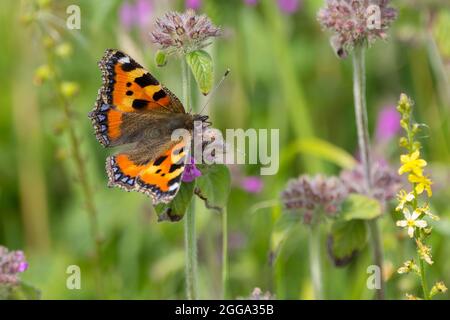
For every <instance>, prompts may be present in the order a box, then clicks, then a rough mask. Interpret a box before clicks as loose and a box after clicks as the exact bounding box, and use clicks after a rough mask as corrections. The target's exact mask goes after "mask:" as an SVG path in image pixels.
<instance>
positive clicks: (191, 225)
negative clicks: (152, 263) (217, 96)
mask: <svg viewBox="0 0 450 320" xmlns="http://www.w3.org/2000/svg"><path fill="white" fill-rule="evenodd" d="M182 71H183V74H182V81H183V102H184V107H185V108H186V109H187V110H189V108H190V104H191V103H190V94H191V86H190V83H191V82H190V74H189V69H188V65H187V63H186V60H185V59H184V58H183V59H182ZM184 247H185V259H186V267H185V275H186V294H187V298H188V299H190V300H195V299H197V237H196V232H195V199H194V198H193V199H192V200H191V205H190V207H189V208H188V210H187V212H186V217H185V218H184Z"/></svg>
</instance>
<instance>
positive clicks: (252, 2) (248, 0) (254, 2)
mask: <svg viewBox="0 0 450 320" xmlns="http://www.w3.org/2000/svg"><path fill="white" fill-rule="evenodd" d="M244 2H245V4H246V5H249V6H256V5H257V4H258V0H244Z"/></svg>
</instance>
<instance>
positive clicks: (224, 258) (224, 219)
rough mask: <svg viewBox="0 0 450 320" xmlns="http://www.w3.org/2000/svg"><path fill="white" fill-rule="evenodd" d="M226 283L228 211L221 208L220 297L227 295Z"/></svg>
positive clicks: (224, 297)
mask: <svg viewBox="0 0 450 320" xmlns="http://www.w3.org/2000/svg"><path fill="white" fill-rule="evenodd" d="M227 284H228V212H227V207H224V208H223V210H222V298H223V299H226V297H227V289H228V288H227Z"/></svg>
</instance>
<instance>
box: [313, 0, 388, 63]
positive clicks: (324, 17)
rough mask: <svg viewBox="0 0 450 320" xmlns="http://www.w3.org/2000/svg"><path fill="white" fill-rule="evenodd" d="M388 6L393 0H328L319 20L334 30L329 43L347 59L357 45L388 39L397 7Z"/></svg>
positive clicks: (319, 15) (318, 15) (330, 29)
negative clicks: (349, 52)
mask: <svg viewBox="0 0 450 320" xmlns="http://www.w3.org/2000/svg"><path fill="white" fill-rule="evenodd" d="M389 5H390V0H371V1H367V0H327V1H326V3H325V6H324V7H323V8H322V9H320V11H319V13H318V14H317V20H318V21H319V23H320V24H321V25H322V28H323V29H327V30H329V31H331V32H333V35H332V37H331V39H330V42H331V45H332V47H333V49H334V51H335V53H336V54H337V55H338V56H339V57H340V58H346V57H347V55H348V54H347V53H348V51H350V50H351V49H352V48H353V47H354V46H355V45H359V44H362V43H365V42H368V43H373V42H374V41H375V40H376V39H386V38H387V30H388V29H389V27H390V25H391V24H392V22H393V21H394V20H395V19H396V18H397V10H395V9H394V8H392V7H389ZM377 13H378V14H377ZM377 17H379V19H377Z"/></svg>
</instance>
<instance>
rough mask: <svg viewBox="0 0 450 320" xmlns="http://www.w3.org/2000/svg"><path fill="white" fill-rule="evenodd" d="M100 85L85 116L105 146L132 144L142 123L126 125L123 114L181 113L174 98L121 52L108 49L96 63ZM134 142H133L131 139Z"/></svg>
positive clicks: (143, 123)
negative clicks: (100, 73)
mask: <svg viewBox="0 0 450 320" xmlns="http://www.w3.org/2000/svg"><path fill="white" fill-rule="evenodd" d="M99 67H100V69H101V71H102V79H103V86H102V87H101V89H100V90H99V92H98V96H97V102H96V104H95V107H94V110H92V112H91V113H90V114H89V117H90V118H91V120H92V123H93V125H94V128H95V132H96V137H97V140H98V141H99V142H100V143H101V144H102V145H103V146H105V147H107V146H113V145H118V144H123V143H129V142H134V141H127V139H128V137H127V136H126V134H128V136H133V137H136V135H137V134H138V133H137V132H130V131H129V130H128V129H130V128H131V129H132V130H138V129H140V127H143V126H144V125H148V123H145V119H144V118H143V119H142V121H135V122H132V123H130V122H128V121H129V120H130V119H131V118H132V119H133V120H136V117H130V116H127V115H126V114H129V113H134V114H136V115H142V116H147V118H146V119H149V117H148V114H162V113H165V114H167V113H168V114H172V113H185V110H184V107H183V105H182V104H181V102H180V101H179V100H178V98H177V97H176V96H175V95H174V94H173V93H172V92H170V91H169V90H168V89H167V88H165V87H164V86H162V85H161V84H160V83H159V82H158V80H156V78H155V77H153V76H152V75H151V74H150V73H149V72H148V71H147V70H145V69H144V68H143V67H142V66H141V65H140V64H139V63H137V62H136V61H134V60H133V59H132V58H131V57H130V56H128V55H126V54H125V53H123V52H121V51H118V50H112V49H108V50H106V52H105V55H104V56H103V58H102V59H101V60H100V62H99ZM135 140H136V139H135Z"/></svg>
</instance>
